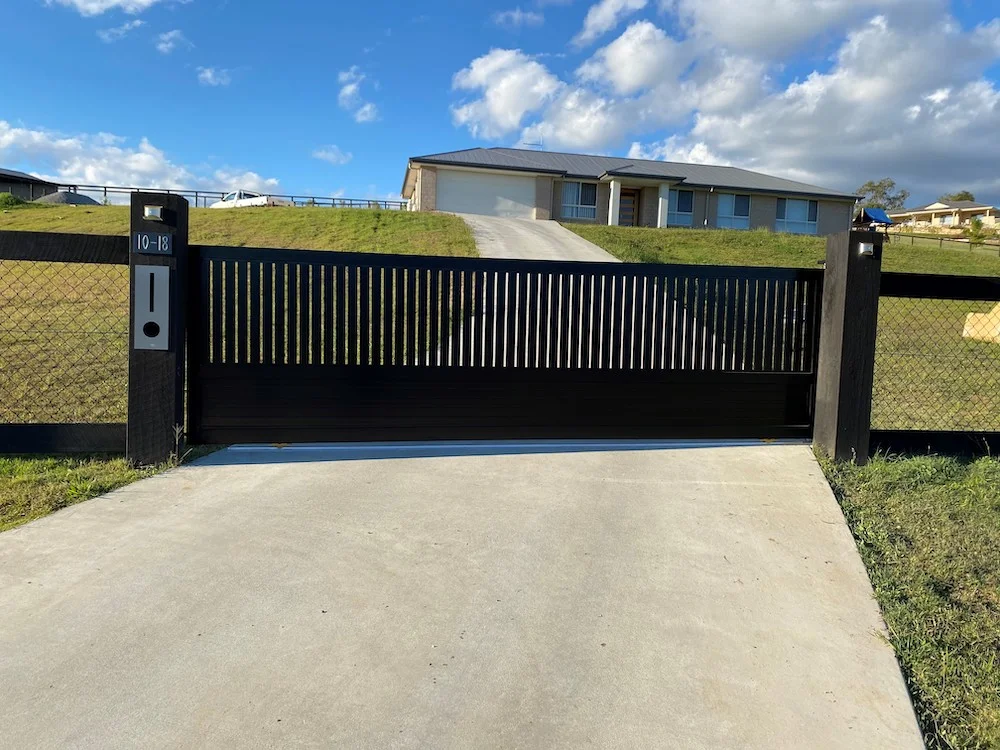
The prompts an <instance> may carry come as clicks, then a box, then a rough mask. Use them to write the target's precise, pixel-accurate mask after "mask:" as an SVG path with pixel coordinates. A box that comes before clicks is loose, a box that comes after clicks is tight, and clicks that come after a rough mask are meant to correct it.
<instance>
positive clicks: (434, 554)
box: [0, 445, 921, 748]
mask: <svg viewBox="0 0 1000 750" xmlns="http://www.w3.org/2000/svg"><path fill="white" fill-rule="evenodd" d="M604 448H605V449H600V447H599V446H590V448H589V449H587V450H583V449H582V448H581V447H579V446H576V447H572V446H571V447H565V448H562V449H560V450H555V449H553V448H552V447H551V446H541V447H535V448H531V447H524V446H521V447H509V446H506V447H503V448H501V449H499V450H489V449H485V450H484V449H481V448H474V449H471V450H465V449H462V448H461V447H457V446H451V447H444V448H439V449H437V450H436V451H429V450H424V449H422V448H419V447H417V448H412V449H405V448H404V449H402V451H400V450H396V451H386V450H379V449H367V448H360V449H359V448H351V449H346V450H337V449H308V448H294V449H286V450H283V451H281V450H277V449H272V450H263V449H247V450H239V449H230V450H227V451H223V452H221V453H218V454H215V455H213V456H210V457H208V458H207V459H205V460H202V461H200V462H198V463H197V464H194V465H191V466H188V467H185V468H181V469H178V470H175V471H172V472H169V473H167V474H164V475H161V476H159V477H155V478H152V479H149V480H146V481H143V482H139V483H137V484H135V485H132V486H130V487H127V488H125V489H122V490H119V491H117V492H113V493H111V494H109V495H107V496H105V497H103V498H100V499H97V500H93V501H90V502H87V503H83V504H81V505H78V506H76V507H73V508H70V509H67V510H64V511H62V512H60V513H57V514H55V515H54V516H51V517H49V518H46V519H42V520H40V521H37V522H35V523H32V524H30V525H28V526H25V527H23V528H20V529H18V530H15V531H11V532H7V533H4V534H2V535H0V612H2V616H0V706H3V733H2V738H3V739H2V742H0V744H3V745H4V746H5V747H11V748H42V747H44V748H63V747H74V748H121V747H129V748H131V747H142V748H161V747H162V748H166V747H241V748H242V747H245V748H265V747H267V748H272V747H273V748H285V747H305V748H339V747H343V748H425V747H434V748H493V747H497V748H500V747H504V748H507V747H521V748H578V747H600V748H654V747H656V748H659V747H684V748H748V747H756V748H799V747H809V748H858V747H886V748H888V747H892V748H918V747H921V742H920V736H919V733H918V730H917V728H916V724H915V722H914V718H913V714H912V711H911V708H910V705H909V702H908V698H907V694H906V689H905V687H904V684H903V681H902V679H901V677H900V675H899V672H898V669H897V665H896V662H895V660H894V657H893V653H892V651H891V649H890V648H889V647H888V646H887V645H886V644H885V643H884V641H882V640H881V639H880V637H879V631H880V629H881V628H882V624H881V621H880V618H879V613H878V610H877V607H876V605H875V604H874V602H873V601H872V598H871V589H870V587H869V584H868V580H867V578H866V576H865V572H864V570H863V568H862V565H861V562H860V560H859V558H858V556H857V553H856V552H855V548H854V544H853V542H852V540H851V536H850V534H849V532H848V530H847V528H846V527H845V525H844V523H843V521H842V518H841V515H840V513H839V510H838V507H837V505H836V502H835V501H834V498H833V497H832V495H831V493H830V491H829V489H828V488H827V486H826V484H825V482H824V480H823V478H822V475H821V473H820V469H819V467H818V466H817V465H816V463H815V461H814V460H813V458H812V455H811V453H810V450H809V448H808V447H805V446H800V445H767V446H765V445H747V446H734V447H714V448H708V447H688V448H685V447H682V446H675V447H672V448H669V449H665V448H663V447H662V446H632V447H631V449H628V450H626V449H623V446H605V447H604ZM435 453H436V454H437V455H435ZM477 453H483V454H484V455H476V454H477ZM508 453H509V455H508ZM465 454H469V455H465Z"/></svg>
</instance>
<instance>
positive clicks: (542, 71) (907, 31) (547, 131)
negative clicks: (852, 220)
mask: <svg viewBox="0 0 1000 750" xmlns="http://www.w3.org/2000/svg"><path fill="white" fill-rule="evenodd" d="M684 1H685V0H678V2H677V3H672V5H678V6H680V5H683V4H684ZM699 1H700V0H699ZM777 1H778V2H779V4H783V3H785V2H786V0H777ZM894 1H895V0H858V2H857V3H853V4H851V3H846V0H824V1H823V2H814V1H813V0H802V4H803V5H808V6H809V7H811V8H812V10H813V11H814V12H815V13H818V14H820V15H821V16H822V19H825V20H821V21H816V20H815V19H814V18H813V17H812V16H811V15H810V14H809V13H806V12H803V11H799V10H798V8H799V5H798V1H797V0H796V2H795V3H792V4H790V5H788V6H787V8H789V9H790V11H789V12H790V13H791V15H793V16H794V19H795V20H796V23H797V24H798V26H796V25H795V24H793V23H791V22H789V23H788V24H785V23H784V21H783V20H782V19H778V20H776V21H775V25H776V27H777V26H780V27H781V28H780V29H779V28H775V29H772V32H773V34H774V35H776V36H772V37H769V39H770V40H771V41H772V42H773V43H774V44H775V45H776V46H775V48H774V49H775V50H777V49H781V48H782V45H784V47H783V48H784V49H785V50H786V52H783V53H781V54H780V55H779V56H777V57H772V55H775V54H778V53H776V52H774V51H773V50H762V49H759V48H757V47H755V46H754V45H753V44H751V43H750V42H749V41H748V40H746V39H744V40H743V41H742V42H741V41H740V39H739V38H737V37H738V36H739V35H736V36H733V37H732V38H730V37H729V36H728V35H729V34H730V33H733V34H735V32H734V31H733V30H732V29H730V27H729V20H726V21H723V20H719V19H716V20H715V21H714V22H713V24H712V25H711V26H705V27H704V28H702V29H700V30H698V31H697V32H695V30H694V29H693V28H689V29H688V31H689V34H688V35H687V36H684V37H676V36H671V35H670V34H668V33H667V32H666V31H664V30H663V29H662V28H658V27H657V25H655V24H654V23H652V22H650V21H645V20H643V21H637V22H634V23H632V24H631V25H630V26H629V27H628V28H627V29H625V31H624V32H623V33H621V34H620V35H619V36H618V37H617V38H616V39H614V40H613V41H611V42H610V43H608V44H607V45H606V46H604V47H603V48H601V49H599V50H597V51H596V52H595V53H594V54H593V55H592V56H591V57H590V58H589V59H587V60H586V61H584V62H583V63H582V64H581V65H580V66H578V68H577V70H576V75H575V77H574V78H573V79H570V80H563V79H560V78H559V77H558V76H556V75H555V74H554V73H553V72H552V71H551V70H550V69H549V68H547V67H546V66H545V64H544V63H543V62H542V61H541V59H540V58H541V57H542V56H541V55H536V56H529V55H526V54H525V53H523V52H521V51H520V50H504V49H494V50H491V51H490V52H489V53H488V54H486V55H483V56H482V57H479V58H477V59H475V60H473V61H472V62H471V63H470V65H469V66H468V67H467V68H465V69H463V70H461V71H459V72H458V73H457V74H456V75H455V79H454V87H455V89H456V90H457V91H458V92H459V93H460V94H461V93H467V92H475V93H476V98H475V99H473V100H471V101H462V100H459V101H457V102H456V103H455V104H454V105H453V106H452V114H453V119H454V122H455V124H456V125H457V126H460V127H463V128H468V130H469V132H470V133H471V134H472V135H473V136H474V137H477V138H482V139H486V140H493V141H496V140H500V139H510V141H513V142H520V143H534V142H538V141H541V142H542V143H543V144H544V146H545V147H546V148H550V149H563V150H576V151H580V150H582V151H590V152H605V153H606V152H608V151H612V152H613V151H614V150H615V149H623V148H627V147H628V144H630V143H631V144H633V145H632V148H631V151H630V153H632V155H633V156H636V157H651V158H657V159H671V160H680V161H697V162H711V163H718V164H727V163H729V164H733V165H736V166H741V167H745V168H749V169H758V170H761V171H765V172H771V173H774V174H778V175H782V176H785V177H789V178H791V179H798V180H802V181H806V182H812V183H816V184H820V185H826V186H829V187H832V188H838V189H843V190H845V191H850V190H854V189H855V188H856V187H857V186H858V185H860V184H861V183H862V182H864V181H865V180H867V179H869V178H871V177H883V176H886V175H890V176H892V177H894V178H895V179H896V180H897V182H899V183H900V184H902V185H903V186H904V187H907V188H909V189H910V190H912V191H914V193H915V194H916V196H920V197H921V199H922V197H928V198H933V197H935V196H936V195H938V194H940V193H941V192H943V191H945V190H949V189H956V188H959V189H960V188H967V189H970V190H973V191H978V192H977V196H978V193H980V192H981V193H983V195H982V196H978V197H982V198H986V197H987V196H992V198H991V199H992V200H993V201H996V202H1000V175H998V174H997V171H996V160H995V159H991V158H989V155H991V154H993V153H994V152H995V149H996V146H995V140H996V139H995V134H996V133H997V132H1000V86H998V82H997V80H996V75H995V72H994V71H995V70H996V67H995V66H996V65H997V63H998V62H1000V19H990V20H988V21H987V22H985V23H982V24H981V25H979V26H977V27H975V28H971V29H970V28H964V29H963V28H962V26H961V24H959V23H958V21H956V20H955V19H954V18H952V17H951V16H950V15H949V14H948V12H947V6H946V5H945V4H944V2H945V0H911V3H910V6H909V8H908V12H907V13H895V14H891V15H890V14H877V13H869V14H868V15H866V16H860V17H859V16H858V15H857V14H856V13H854V14H851V13H849V12H846V11H845V8H847V6H848V5H851V7H853V8H856V9H857V8H861V9H865V8H867V9H871V8H884V7H890V5H891V3H892V2H894ZM705 2H706V4H710V5H713V6H714V7H715V8H716V9H717V10H720V12H723V11H725V9H726V8H728V7H729V6H727V5H725V2H724V0H705ZM740 2H741V3H742V2H743V0H740ZM746 2H747V4H748V5H750V6H753V7H756V8H758V9H760V8H762V7H763V6H762V5H761V4H760V2H759V0H746ZM595 7H596V6H595ZM687 7H689V8H693V7H694V5H691V6H687ZM733 7H734V8H735V6H733ZM781 7H786V6H784V5H782V6H781ZM848 10H849V9H848ZM733 13H737V14H738V9H737V10H734V11H733ZM774 15H775V14H773V13H764V14H763V15H762V17H764V18H770V19H773V17H774ZM779 15H780V14H779ZM928 19H931V20H933V23H929V22H928ZM747 23H749V21H748V22H747ZM748 28H753V27H748ZM767 33H771V32H767ZM746 36H747V37H752V36H753V34H752V33H749V32H747V33H746ZM765 36H766V34H765ZM820 38H822V40H823V41H822V47H821V48H822V49H823V50H826V49H833V51H834V52H833V54H832V56H831V55H827V54H826V53H825V52H824V53H823V54H822V55H821V56H816V57H815V58H813V60H814V63H813V64H814V65H815V70H812V72H810V73H808V74H806V75H803V76H801V77H798V78H796V79H793V80H791V81H788V80H787V78H785V80H784V81H783V82H781V83H779V80H780V79H782V78H784V77H785V76H786V74H785V73H784V66H785V65H786V64H788V63H793V64H795V65H796V66H797V67H798V66H801V65H802V58H801V57H798V58H795V57H791V54H792V53H791V52H787V50H792V49H794V48H795V47H796V45H801V44H803V43H804V40H805V41H807V40H809V39H820ZM720 40H726V41H727V42H729V41H731V42H733V43H732V44H731V45H724V44H723V43H722V41H720ZM916 196H915V197H916Z"/></svg>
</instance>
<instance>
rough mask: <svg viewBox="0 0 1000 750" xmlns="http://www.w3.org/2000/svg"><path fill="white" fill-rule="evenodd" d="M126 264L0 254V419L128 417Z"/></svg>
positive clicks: (119, 419)
mask: <svg viewBox="0 0 1000 750" xmlns="http://www.w3.org/2000/svg"><path fill="white" fill-rule="evenodd" d="M128 274H129V270H128V266H125V265H104V264H94V263H61V262H60V263H56V262H39V261H12V260H0V422H5V423H11V424H35V423H41V424H44V423H78V424H83V423H107V422H125V421H126V416H127V402H128V393H127V379H128V295H129V284H128Z"/></svg>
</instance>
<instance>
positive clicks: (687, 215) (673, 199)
mask: <svg viewBox="0 0 1000 750" xmlns="http://www.w3.org/2000/svg"><path fill="white" fill-rule="evenodd" d="M681 193H688V194H690V196H691V210H690V211H680V210H678V209H679V206H680V194H681ZM667 226H668V227H692V226H694V190H678V189H677V188H670V192H669V193H668V194H667Z"/></svg>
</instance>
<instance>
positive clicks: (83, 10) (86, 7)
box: [45, 0, 161, 16]
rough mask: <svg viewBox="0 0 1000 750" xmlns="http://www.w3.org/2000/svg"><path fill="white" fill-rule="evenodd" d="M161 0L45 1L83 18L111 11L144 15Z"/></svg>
mask: <svg viewBox="0 0 1000 750" xmlns="http://www.w3.org/2000/svg"><path fill="white" fill-rule="evenodd" d="M158 2H161V0H45V4H46V5H54V4H58V5H63V6H65V7H67V8H73V9H74V10H76V11H77V12H78V13H79V14H80V15H82V16H99V15H100V14H101V13H105V12H107V11H109V10H122V11H124V12H126V13H131V14H136V13H142V12H143V11H144V10H147V9H149V8H151V7H153V6H154V5H156V4H157V3H158Z"/></svg>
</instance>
